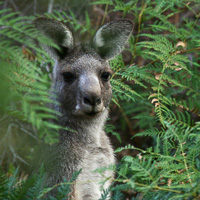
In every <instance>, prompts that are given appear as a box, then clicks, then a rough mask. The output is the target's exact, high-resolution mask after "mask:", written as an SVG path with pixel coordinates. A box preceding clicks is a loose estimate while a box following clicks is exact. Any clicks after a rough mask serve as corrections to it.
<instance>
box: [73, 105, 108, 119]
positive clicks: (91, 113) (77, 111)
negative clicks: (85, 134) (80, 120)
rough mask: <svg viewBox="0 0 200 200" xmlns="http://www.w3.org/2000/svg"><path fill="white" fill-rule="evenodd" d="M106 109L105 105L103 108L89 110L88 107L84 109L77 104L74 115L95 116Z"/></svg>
mask: <svg viewBox="0 0 200 200" xmlns="http://www.w3.org/2000/svg"><path fill="white" fill-rule="evenodd" d="M104 110H105V107H103V108H102V109H101V110H97V109H95V108H93V109H90V110H87V109H82V108H81V107H80V106H79V105H77V106H76V108H75V111H74V115H76V116H88V117H94V116H98V115H100V114H101V113H102V112H103V111H104Z"/></svg>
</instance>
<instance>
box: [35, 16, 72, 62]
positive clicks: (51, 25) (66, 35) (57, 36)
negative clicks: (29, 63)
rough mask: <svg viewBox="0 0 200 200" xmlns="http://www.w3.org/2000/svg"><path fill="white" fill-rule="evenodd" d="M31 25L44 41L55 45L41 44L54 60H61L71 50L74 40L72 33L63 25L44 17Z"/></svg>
mask: <svg viewBox="0 0 200 200" xmlns="http://www.w3.org/2000/svg"><path fill="white" fill-rule="evenodd" d="M33 23H34V24H35V27H36V29H37V30H38V31H39V32H40V33H41V34H42V35H43V36H44V37H45V38H46V39H48V40H50V42H51V43H54V44H55V45H53V46H51V45H48V44H44V43H42V44H41V46H42V48H43V49H44V50H45V51H46V52H47V53H48V54H50V56H52V57H53V58H54V59H58V58H63V57H64V56H65V54H66V53H67V52H69V51H71V50H72V49H73V47H74V38H73V35H72V32H71V31H70V30H69V28H68V27H67V26H66V25H64V24H63V23H61V22H59V21H56V20H52V19H48V18H44V17H40V18H37V19H36V20H35V21H34V22H33ZM56 46H57V48H56Z"/></svg>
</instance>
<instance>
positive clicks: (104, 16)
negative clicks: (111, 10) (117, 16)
mask: <svg viewBox="0 0 200 200" xmlns="http://www.w3.org/2000/svg"><path fill="white" fill-rule="evenodd" d="M107 14H108V4H106V8H105V12H104V15H103V19H102V22H101V25H103V24H104V22H105V19H106V16H107Z"/></svg>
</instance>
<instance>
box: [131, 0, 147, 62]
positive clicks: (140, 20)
mask: <svg viewBox="0 0 200 200" xmlns="http://www.w3.org/2000/svg"><path fill="white" fill-rule="evenodd" d="M145 8H146V4H144V0H142V9H141V12H140V14H139V17H138V32H137V36H136V40H135V46H134V53H133V58H132V60H131V64H133V62H134V59H135V56H136V45H137V43H138V41H139V34H140V31H141V24H142V16H143V13H144V10H145Z"/></svg>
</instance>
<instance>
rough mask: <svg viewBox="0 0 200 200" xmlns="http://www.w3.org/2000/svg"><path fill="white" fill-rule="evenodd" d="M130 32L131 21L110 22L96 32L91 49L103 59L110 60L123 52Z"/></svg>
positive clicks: (131, 29) (131, 27)
mask: <svg viewBox="0 0 200 200" xmlns="http://www.w3.org/2000/svg"><path fill="white" fill-rule="evenodd" d="M132 31H133V23H132V21H131V20H116V21H111V22H109V23H107V24H105V25H103V26H102V27H100V28H99V29H98V30H97V32H96V34H95V35H94V38H93V47H94V48H95V50H96V51H97V53H98V54H99V55H100V56H101V57H102V58H103V59H106V60H109V59H112V58H114V57H115V56H117V55H118V54H119V53H120V52H121V51H122V50H123V48H124V46H125V44H126V43H127V42H128V39H129V37H130V36H131V33H132Z"/></svg>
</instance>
